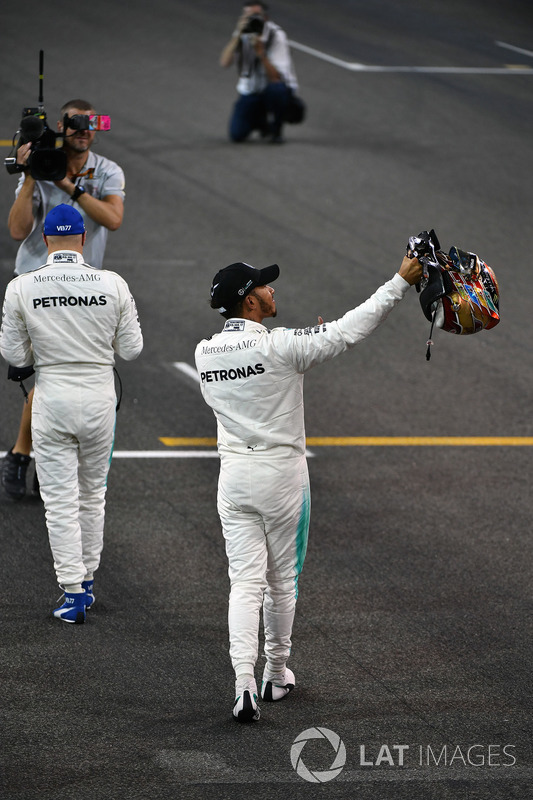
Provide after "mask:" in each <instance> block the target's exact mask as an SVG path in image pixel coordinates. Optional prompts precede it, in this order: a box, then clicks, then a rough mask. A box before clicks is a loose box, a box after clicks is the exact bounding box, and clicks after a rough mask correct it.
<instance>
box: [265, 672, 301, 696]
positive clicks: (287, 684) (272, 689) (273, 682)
mask: <svg viewBox="0 0 533 800" xmlns="http://www.w3.org/2000/svg"><path fill="white" fill-rule="evenodd" d="M294 683H295V678H294V672H293V671H292V670H291V669H289V668H288V667H285V669H284V670H283V672H282V673H281V674H278V675H270V674H269V672H268V669H267V668H265V672H264V674H263V682H262V684H261V697H262V698H263V700H266V702H267V703H270V702H272V701H274V700H283V698H284V697H286V696H287V695H288V694H289V692H292V690H293V689H294Z"/></svg>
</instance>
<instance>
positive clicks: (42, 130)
mask: <svg viewBox="0 0 533 800" xmlns="http://www.w3.org/2000/svg"><path fill="white" fill-rule="evenodd" d="M17 135H18V136H19V138H18V141H17V143H16V144H14V145H13V151H12V154H11V155H10V156H8V157H7V158H6V159H5V160H4V165H5V167H6V169H7V171H8V172H9V173H10V175H13V174H15V173H17V172H24V171H25V170H29V172H30V174H31V176H32V178H35V180H36V181H60V180H62V179H63V178H64V177H65V175H66V174H67V155H66V153H65V151H64V150H63V149H62V148H61V147H58V146H57V139H58V137H60V136H61V134H58V133H56V132H55V131H52V130H51V129H50V128H49V127H48V125H47V122H46V113H45V112H44V111H43V109H42V108H23V109H22V119H21V121H20V126H19V129H18V131H17V133H16V134H15V136H14V137H13V140H14V139H15V137H16V136H17ZM28 142H31V152H30V155H29V158H28V161H27V163H26V164H17V150H18V149H19V147H20V145H21V144H27V143H28Z"/></svg>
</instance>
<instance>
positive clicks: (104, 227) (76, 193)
mask: <svg viewBox="0 0 533 800" xmlns="http://www.w3.org/2000/svg"><path fill="white" fill-rule="evenodd" d="M94 116H95V111H94V109H93V106H92V104H91V103H89V102H87V101H86V100H80V99H76V100H70V101H69V102H68V103H65V105H64V106H63V107H62V109H61V114H60V119H59V121H58V123H57V130H58V133H59V135H61V136H62V138H63V146H62V148H61V150H62V151H63V153H64V156H63V158H64V159H65V162H66V170H63V172H64V173H65V174H64V177H62V178H60V179H59V180H44V179H36V178H35V177H34V175H32V172H33V173H35V169H34V167H33V165H32V162H33V160H34V159H35V156H36V155H37V154H39V155H41V154H42V153H43V151H42V150H41V151H40V152H39V134H40V130H39V127H38V126H39V120H36V118H35V117H31V116H29V117H25V118H24V119H23V123H24V122H25V121H26V125H25V126H23V125H22V123H21V129H22V130H23V132H24V131H26V132H27V138H28V139H30V141H27V142H24V143H22V144H20V146H19V147H18V149H17V153H16V169H17V170H18V171H20V178H19V183H18V186H17V189H16V192H15V201H14V203H13V205H12V207H11V211H10V212H9V218H8V228H9V233H10V234H11V237H12V238H13V239H15V240H16V241H21V242H22V243H21V245H20V247H19V249H18V252H17V256H16V260H15V275H21V274H22V273H25V272H29V271H30V270H34V269H37V268H38V267H40V266H42V264H44V263H45V261H46V259H47V257H48V251H47V248H46V245H45V243H44V242H43V238H42V226H43V223H44V220H45V218H46V215H47V214H48V212H49V211H50V210H51V209H52V208H55V206H57V205H60V204H61V203H66V204H69V205H70V204H72V205H73V206H74V207H75V208H76V209H77V210H78V211H79V212H80V214H81V216H82V218H83V221H84V224H85V228H86V231H87V245H86V247H85V258H86V259H87V261H88V262H89V263H90V264H91V265H92V266H93V267H96V268H97V269H101V267H102V263H103V260H104V253H105V247H106V243H107V235H108V231H115V230H117V229H118V228H120V226H121V224H122V219H123V215H124V172H123V171H122V169H121V167H119V165H118V164H116V163H115V162H114V161H110V160H109V159H107V158H104V156H100V155H97V154H96V153H93V152H92V150H91V146H92V144H93V141H94V137H95V130H94V129H92V128H93V125H92V124H91V118H93V117H94ZM33 128H35V129H36V130H35V131H33ZM41 129H42V125H41ZM52 152H53V151H52ZM56 152H57V151H56ZM44 156H45V157H44V158H43V159H42V161H43V164H44V172H43V171H42V170H40V172H39V173H37V174H46V169H47V168H48V167H50V166H51V167H52V169H50V174H51V175H54V169H55V168H54V163H52V161H53V159H52V158H51V157H50V153H49V152H45V153H44ZM10 171H11V170H10ZM60 174H61V173H60ZM32 397H33V390H32V391H31V392H30V396H29V401H28V402H26V403H25V404H24V407H23V412H22V417H21V421H20V427H19V432H18V436H17V440H16V442H15V444H14V445H13V447H12V448H11V450H10V451H9V452H8V453H7V455H6V457H5V459H4V462H3V465H2V485H3V487H4V490H5V491H6V492H7V494H8V495H9V496H10V497H12V498H14V499H20V498H21V497H23V496H24V495H25V494H26V471H27V469H28V465H29V463H30V461H31V459H30V450H31V404H32ZM34 490H35V491H36V492H38V484H37V483H36V480H34Z"/></svg>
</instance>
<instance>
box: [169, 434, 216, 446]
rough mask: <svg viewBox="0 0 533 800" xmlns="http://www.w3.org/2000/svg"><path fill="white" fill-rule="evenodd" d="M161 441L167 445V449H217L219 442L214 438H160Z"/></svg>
mask: <svg viewBox="0 0 533 800" xmlns="http://www.w3.org/2000/svg"><path fill="white" fill-rule="evenodd" d="M159 441H160V442H163V444H166V445H167V447H216V446H217V440H216V438H215V437H214V436H200V437H196V438H195V437H192V438H191V437H190V436H189V437H188V436H181V437H175V436H160V437H159Z"/></svg>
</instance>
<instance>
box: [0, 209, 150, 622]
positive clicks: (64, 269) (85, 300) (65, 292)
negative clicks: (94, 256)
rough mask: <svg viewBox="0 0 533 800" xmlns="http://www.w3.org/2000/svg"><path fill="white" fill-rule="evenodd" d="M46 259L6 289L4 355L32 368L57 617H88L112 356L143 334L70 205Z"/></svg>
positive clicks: (106, 457) (120, 283)
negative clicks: (88, 258) (87, 253)
mask: <svg viewBox="0 0 533 800" xmlns="http://www.w3.org/2000/svg"><path fill="white" fill-rule="evenodd" d="M43 236H44V240H45V242H46V245H47V247H48V260H47V262H46V264H44V265H43V266H42V267H40V268H39V269H36V270H33V271H32V272H26V273H24V274H22V275H19V276H18V277H16V278H14V279H13V280H12V281H11V282H10V283H9V284H8V286H7V289H6V294H5V298H4V306H3V313H2V328H1V331H0V351H1V353H2V355H3V357H4V358H5V359H6V361H7V362H8V363H9V364H10V365H13V366H16V367H27V366H30V365H33V366H34V368H35V375H36V377H35V396H34V402H33V411H32V436H33V447H34V452H35V464H36V468H37V474H38V477H39V483H40V486H41V495H42V498H43V501H44V506H45V511H46V524H47V528H48V536H49V540H50V547H51V550H52V555H53V558H54V567H55V570H56V575H57V580H58V583H59V584H60V585H61V587H62V588H63V590H64V595H65V596H64V603H63V604H62V605H61V606H60V607H59V608H56V609H55V610H54V616H55V617H57V618H58V619H61V620H63V621H64V622H71V623H82V622H84V621H85V613H86V608H88V607H90V606H91V605H92V604H93V603H94V593H93V579H94V572H95V571H96V569H97V567H98V565H99V563H100V554H101V551H102V547H103V534H104V506H105V492H106V482H107V473H108V470H109V465H110V461H111V454H112V449H113V439H114V429H115V413H116V412H115V405H116V396H115V387H114V376H113V365H114V363H115V353H118V355H120V356H121V357H122V358H124V359H126V360H128V361H129V360H131V359H134V358H136V357H137V356H138V355H139V353H140V352H141V350H142V346H143V339H142V333H141V328H140V325H139V320H138V317H137V310H136V307H135V301H134V300H133V297H132V296H131V293H130V291H129V288H128V285H127V283H126V281H125V280H124V279H123V278H121V277H120V276H119V275H117V274H116V273H114V272H110V271H108V270H100V269H94V268H93V267H91V266H90V265H89V264H86V263H85V262H84V260H83V244H84V242H85V236H86V234H85V228H84V223H83V218H82V216H81V214H80V213H79V211H77V210H76V209H75V208H73V206H69V205H66V204H62V205H59V206H56V207H55V208H53V209H52V210H51V211H50V212H49V213H48V214H47V216H46V219H45V222H44V233H43Z"/></svg>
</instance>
